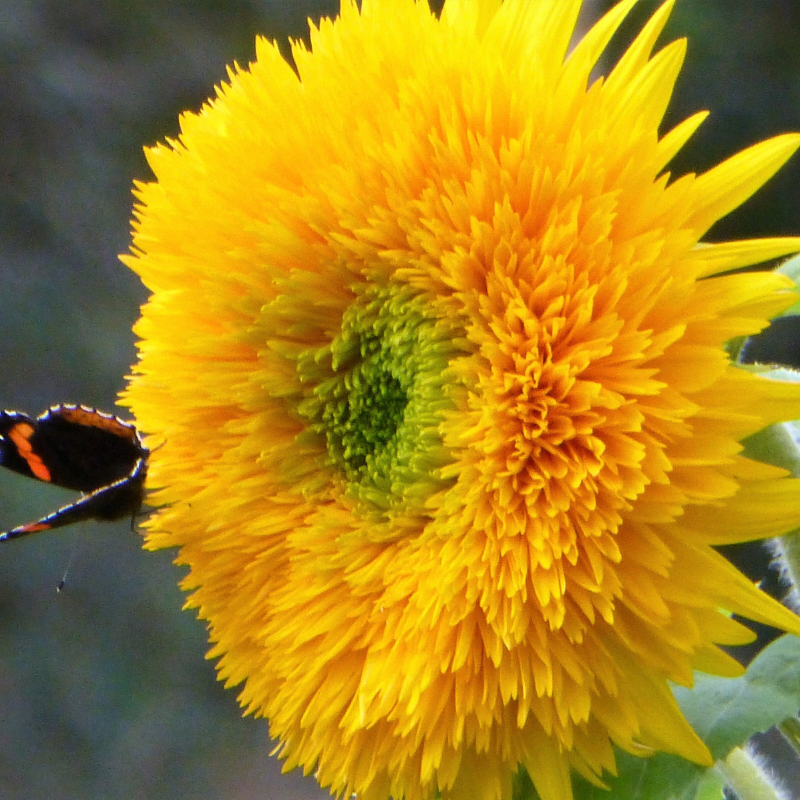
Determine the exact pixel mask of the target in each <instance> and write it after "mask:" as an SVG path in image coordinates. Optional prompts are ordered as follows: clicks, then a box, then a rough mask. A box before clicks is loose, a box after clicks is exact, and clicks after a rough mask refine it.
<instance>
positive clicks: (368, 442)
mask: <svg viewBox="0 0 800 800" xmlns="http://www.w3.org/2000/svg"><path fill="white" fill-rule="evenodd" d="M364 344H365V346H364V347H363V350H364V351H366V352H365V353H364V358H363V361H362V362H361V363H360V364H358V365H356V366H355V367H354V368H353V370H352V371H351V373H350V380H349V381H346V382H345V381H339V382H338V384H337V385H336V387H335V389H334V397H332V398H331V399H330V400H329V402H328V403H327V404H326V405H325V409H324V410H323V412H322V423H323V426H324V428H325V433H326V437H327V444H328V454H329V456H330V458H331V460H332V461H333V462H334V463H335V464H337V465H338V466H340V467H341V468H342V469H343V470H344V471H345V472H346V473H347V474H348V475H349V476H350V477H356V476H357V475H358V473H359V471H360V470H362V469H363V468H364V467H366V466H367V459H368V457H372V459H373V460H374V458H375V456H376V454H379V453H381V452H382V451H383V450H384V449H385V447H386V445H388V444H389V442H391V440H392V439H393V438H394V436H395V434H396V433H397V430H398V428H399V427H400V426H401V425H402V423H403V417H404V415H405V410H406V406H407V405H408V393H407V392H406V389H405V388H404V387H403V384H402V383H401V382H400V380H399V379H398V378H397V377H396V376H395V374H394V373H393V372H392V366H393V365H392V363H391V361H390V359H389V358H387V354H386V353H385V352H382V351H384V350H385V348H381V346H380V345H381V342H380V341H378V340H376V339H366V340H365V342H364ZM370 351H372V352H370Z"/></svg>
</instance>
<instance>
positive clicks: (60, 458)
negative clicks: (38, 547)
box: [0, 404, 150, 542]
mask: <svg viewBox="0 0 800 800" xmlns="http://www.w3.org/2000/svg"><path fill="white" fill-rule="evenodd" d="M149 455H150V451H149V450H148V449H147V448H146V447H145V446H144V445H143V444H142V440H141V438H140V436H139V432H138V431H137V430H136V427H135V426H134V425H132V424H131V423H130V422H123V421H122V420H121V419H119V418H118V417H115V416H112V415H111V414H104V413H103V412H102V411H97V409H94V408H87V407H86V406H77V405H67V404H61V405H57V406H53V407H52V408H49V409H48V410H47V411H45V412H44V414H41V415H40V416H38V417H36V418H35V419H34V418H33V417H29V416H28V415H27V414H22V413H20V412H19V411H2V412H0V466H3V467H6V468H8V469H11V470H14V472H18V473H19V474H20V475H26V476H27V477H29V478H36V479H38V480H40V481H45V482H46V483H52V484H54V485H55V486H63V487H64V488H66V489H74V490H76V491H79V492H83V496H82V497H80V498H79V499H78V500H76V501H75V502H74V503H70V504H69V505H66V506H63V507H62V508H59V509H58V511H54V512H53V513H52V514H48V515H47V516H46V517H42V519H40V520H37V521H36V522H29V523H28V524H27V525H20V526H18V527H16V528H12V529H11V530H10V531H6V532H5V533H0V542H2V541H5V540H6V539H15V538H17V537H18V536H25V535H27V534H29V533H36V532H37V531H46V530H50V529H51V528H61V527H63V526H64V525H71V524H72V523H73V522H81V521H83V520H87V519H98V520H115V519H122V518H123V517H126V516H131V517H134V516H135V515H136V512H137V511H138V510H139V509H140V508H141V506H142V502H143V500H144V480H145V476H146V474H147V457H148V456H149Z"/></svg>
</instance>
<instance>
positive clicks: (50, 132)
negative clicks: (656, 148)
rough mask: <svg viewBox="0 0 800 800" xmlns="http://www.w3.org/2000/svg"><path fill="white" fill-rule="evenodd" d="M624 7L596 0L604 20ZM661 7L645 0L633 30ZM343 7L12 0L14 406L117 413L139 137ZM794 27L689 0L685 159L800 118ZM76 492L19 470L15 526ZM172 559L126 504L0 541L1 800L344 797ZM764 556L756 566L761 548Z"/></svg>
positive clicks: (1, 176) (773, 0) (693, 166)
mask: <svg viewBox="0 0 800 800" xmlns="http://www.w3.org/2000/svg"><path fill="white" fill-rule="evenodd" d="M609 6H610V3H607V2H593V3H587V6H586V12H587V13H586V20H585V21H588V20H589V19H590V18H593V17H595V18H596V16H597V14H598V13H600V11H602V10H604V9H605V8H607V7H609ZM655 6H656V4H655V3H654V2H649V1H648V0H642V2H641V4H640V7H639V8H638V9H637V10H636V12H635V14H634V16H633V19H632V23H631V24H630V25H627V26H626V30H627V31H629V32H630V31H632V30H633V29H634V28H635V26H636V25H637V24H641V21H642V20H643V19H644V18H645V17H646V16H647V14H648V13H649V12H652V10H653V9H654V8H655ZM337 7H338V2H337V0H325V1H324V2H322V0H316V1H315V0H293V1H292V2H288V1H287V2H283V3H281V2H273V1H271V0H229V2H222V1H220V0H195V1H194V2H191V1H190V2H177V0H158V1H157V0H94V1H93V2H90V0H83V1H82V0H0V367H1V368H2V374H1V375H0V405H1V406H2V407H4V408H12V409H19V410H23V411H27V412H30V413H39V412H40V411H42V410H43V409H45V408H46V407H47V406H48V405H50V404H52V403H56V402H62V401H65V402H79V403H84V404H88V405H95V406H98V407H100V408H102V409H105V410H108V411H113V410H114V402H115V397H116V395H117V393H118V392H119V391H120V389H121V388H122V386H123V382H124V376H125V375H126V373H127V372H128V370H129V367H130V364H131V362H132V360H133V359H134V342H133V335H132V333H131V325H132V324H133V322H134V321H135V319H136V318H137V315H138V309H139V305H140V304H141V303H142V302H143V301H144V299H145V292H144V290H143V288H142V286H141V285H140V284H139V282H138V279H137V278H136V277H135V276H134V275H132V274H131V273H129V272H128V271H127V270H126V269H125V268H124V267H122V266H121V265H120V263H119V262H118V260H117V255H118V254H119V253H121V252H124V251H125V250H127V247H128V239H129V233H128V230H129V224H128V221H129V218H130V212H131V194H130V187H131V182H132V180H133V179H134V178H140V179H145V178H148V177H149V175H148V171H147V168H146V165H145V162H144V158H143V155H142V146H143V145H145V144H152V143H154V142H155V141H157V140H159V139H163V138H164V137H166V136H174V135H175V134H176V133H177V131H178V126H177V116H178V114H179V113H180V111H182V110H184V109H194V110H196V109H198V108H199V107H200V105H201V103H202V102H203V100H204V99H205V98H206V97H207V96H208V95H209V94H211V92H212V87H213V86H214V84H216V83H218V82H220V81H221V80H223V79H224V78H225V66H226V64H229V63H231V62H233V61H234V60H237V61H238V62H239V63H240V64H246V63H247V62H248V61H250V60H251V59H252V58H253V55H254V44H253V43H254V37H255V35H256V34H257V33H262V34H265V35H267V36H269V37H270V38H276V39H278V40H279V41H280V42H282V43H284V45H285V42H286V39H287V36H293V37H298V36H303V35H305V33H306V32H307V26H306V23H305V19H306V17H308V16H312V17H318V16H319V15H321V14H323V13H324V14H330V13H332V12H333V11H334V10H335V9H336V8H337ZM637 21H638V22H637ZM798 31H800V2H795V1H793V0H792V1H790V0H761V2H759V3H753V2H752V1H751V0H682V2H680V3H679V4H678V8H677V9H676V11H675V13H674V17H673V20H672V22H671V24H670V27H669V29H668V34H669V35H670V37H674V36H676V35H684V34H688V35H689V36H690V37H691V39H690V47H689V56H688V60H687V65H686V68H685V70H684V74H683V77H682V79H681V80H680V81H679V84H678V91H677V96H676V100H675V102H674V103H673V106H672V108H671V109H670V113H669V120H670V123H674V122H676V121H678V120H679V119H681V118H683V117H684V116H686V115H688V114H689V113H692V112H694V111H696V110H698V109H700V108H710V109H711V110H712V112H713V114H712V117H711V118H710V120H709V121H708V122H707V123H706V124H705V125H704V126H703V128H702V129H701V132H700V133H699V134H698V136H697V137H696V138H695V140H694V141H693V143H692V144H691V145H690V146H689V147H688V148H687V151H686V152H685V153H683V154H681V155H680V156H679V159H678V160H677V161H676V164H675V170H676V171H688V170H702V169H705V168H707V167H709V166H711V165H712V164H713V163H715V162H717V161H718V160H720V159H721V158H724V157H726V156H728V155H731V154H732V153H733V152H735V151H736V150H738V149H740V148H742V147H744V146H746V145H748V144H750V143H752V142H754V141H756V140H758V139H761V138H765V137H767V136H770V135H772V134H776V133H781V132H784V131H788V130H800V47H798V44H797V41H798V40H797V32H798ZM624 39H625V36H624V35H623V36H622V37H619V39H618V44H622V41H621V40H624ZM409 47H413V43H412V42H410V43H409ZM799 186H800V158H796V159H795V160H794V161H793V162H792V163H791V164H790V166H789V167H788V168H787V169H785V170H784V171H783V172H782V173H781V174H780V176H779V177H778V178H777V179H775V180H773V181H772V182H771V183H770V184H769V185H768V186H767V188H766V189H765V190H763V191H762V192H761V193H760V194H759V195H758V196H757V197H756V198H755V199H754V200H752V201H751V202H749V203H748V204H747V205H746V206H745V207H744V208H743V209H742V210H740V211H737V212H736V213H734V214H733V215H732V216H731V217H729V218H728V219H726V220H725V221H723V222H722V223H720V224H719V226H718V227H717V228H716V229H715V230H714V231H713V232H712V234H713V235H712V237H711V238H720V239H722V238H738V237H746V236H756V235H784V234H800V207H799V206H798V197H799V196H800V192H799V191H798V187H799ZM799 342H800V337H798V335H797V332H796V330H794V329H792V328H791V326H790V325H789V324H783V325H782V326H781V327H780V329H779V330H778V331H777V334H775V335H772V336H771V337H770V338H769V339H768V340H766V341H765V342H764V343H762V344H759V345H758V346H759V347H760V348H762V350H760V351H758V354H759V355H760V356H761V357H762V358H775V359H777V360H781V361H784V362H790V361H792V359H797V355H798V351H800V343H799ZM69 499H71V496H70V494H69V493H66V492H63V491H61V490H59V489H55V488H53V487H49V486H46V485H42V484H38V483H36V482H35V481H30V480H26V479H24V478H21V477H18V476H15V475H13V474H5V471H2V470H0V529H5V528H6V527H10V526H12V525H15V524H19V523H22V522H27V521H29V520H32V519H34V518H36V517H38V516H41V515H43V514H45V513H47V512H49V511H51V510H53V509H55V508H56V507H57V506H58V505H60V504H62V503H64V502H67V501H68V500H69ZM734 555H736V557H737V558H738V557H740V554H739V553H736V554H734ZM172 557H173V554H171V553H168V552H162V553H157V554H153V553H144V552H143V551H141V550H140V540H139V538H138V536H136V535H134V534H132V533H131V532H130V530H129V526H128V524H127V523H125V522H122V523H120V524H118V525H94V524H86V525H81V526H76V527H74V528H69V529H65V530H62V531H58V532H54V533H52V534H45V535H41V536H34V537H30V538H28V539H25V540H22V541H18V542H13V543H10V544H7V545H3V546H0V799H2V800H17V799H19V800H39V798H42V800H44V798H47V800H75V799H81V800H82V799H83V798H86V799H87V800H95V799H97V800H106V799H107V800H114V799H116V798H120V800H122V798H124V800H138V798H143V799H144V798H147V800H160V798H164V799H165V800H166V798H169V799H170V800H183V799H184V798H186V800H188V799H189V798H191V799H192V800H223V799H224V800H250V799H251V798H278V797H280V798H284V797H287V798H292V797H294V798H311V797H318V796H327V795H326V793H324V792H321V791H320V790H319V789H318V788H317V787H316V784H315V783H314V781H313V780H312V779H310V778H308V779H303V778H302V777H300V776H299V775H297V774H292V775H289V776H281V775H280V768H279V764H278V763H277V762H276V761H275V759H270V758H268V755H267V754H268V751H269V750H270V749H271V747H272V744H271V742H270V741H269V737H268V730H267V728H268V726H267V723H266V722H265V721H263V720H253V719H249V718H248V719H243V718H242V717H241V713H240V711H239V708H238V706H237V704H236V694H235V692H225V691H224V690H223V689H222V687H221V686H220V685H219V684H217V683H216V681H215V678H214V668H213V664H211V663H210V662H208V661H206V660H205V659H204V654H205V652H206V650H207V642H206V635H205V629H204V626H203V625H202V624H201V623H199V622H198V621H197V620H196V619H195V618H194V615H193V614H192V613H186V612H182V611H181V605H182V603H183V598H182V596H181V593H180V592H179V590H178V588H177V581H178V579H179V578H180V571H179V570H177V569H176V568H175V567H173V565H172V564H171V560H172ZM67 565H70V566H69V573H68V576H67V584H66V589H65V591H64V592H62V593H61V594H57V593H56V591H55V589H56V586H57V584H58V583H59V581H60V580H61V578H62V575H63V573H64V571H65V569H66V568H67ZM746 566H747V569H748V570H749V571H750V572H751V573H753V574H756V575H760V574H761V573H763V571H764V570H765V568H766V561H765V559H764V558H761V559H757V558H756V559H755V560H751V561H750V562H749V563H748V564H747V565H746Z"/></svg>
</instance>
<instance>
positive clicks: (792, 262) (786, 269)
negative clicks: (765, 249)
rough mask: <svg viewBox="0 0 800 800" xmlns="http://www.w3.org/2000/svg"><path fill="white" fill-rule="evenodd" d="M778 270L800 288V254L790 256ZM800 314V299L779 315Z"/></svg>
mask: <svg viewBox="0 0 800 800" xmlns="http://www.w3.org/2000/svg"><path fill="white" fill-rule="evenodd" d="M776 272H780V273H782V274H783V275H788V276H789V277H790V278H791V279H792V280H793V281H794V283H795V288H799V289H800V256H795V257H794V258H790V259H789V260H788V261H787V262H786V263H785V264H782V265H781V266H780V267H778V269H777V270H776ZM797 314H800V299H798V301H797V302H796V303H795V304H794V305H793V306H790V307H789V308H787V309H786V311H783V312H781V313H780V314H778V316H779V317H789V316H793V315H797Z"/></svg>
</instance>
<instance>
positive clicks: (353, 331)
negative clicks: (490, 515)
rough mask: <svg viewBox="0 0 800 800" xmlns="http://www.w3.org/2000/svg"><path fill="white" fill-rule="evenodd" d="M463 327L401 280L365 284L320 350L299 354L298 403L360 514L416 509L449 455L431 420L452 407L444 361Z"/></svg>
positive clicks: (438, 480)
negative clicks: (300, 394)
mask: <svg viewBox="0 0 800 800" xmlns="http://www.w3.org/2000/svg"><path fill="white" fill-rule="evenodd" d="M463 342H464V337H463V330H462V329H461V328H460V327H459V325H458V324H457V323H454V322H453V320H451V319H450V318H444V319H443V318H441V317H439V316H437V314H436V313H435V309H434V308H432V307H431V305H430V304H429V303H428V302H426V301H425V299H424V298H422V297H421V296H420V295H418V294H415V292H414V291H413V290H412V289H411V288H410V287H408V286H392V287H390V288H385V289H382V290H374V289H371V290H367V291H366V292H364V294H362V295H361V296H360V297H359V298H358V299H357V300H356V301H355V302H354V303H353V304H352V305H351V306H350V307H349V308H348V309H347V310H346V311H345V313H344V316H343V319H342V326H341V330H340V331H339V334H338V335H337V336H336V337H335V338H334V340H333V341H332V342H331V344H330V345H329V346H327V347H324V348H320V349H315V350H309V351H306V352H304V353H302V354H301V356H300V358H299V359H298V362H297V368H298V374H299V377H300V380H301V382H302V383H303V384H304V385H305V386H307V387H308V389H309V391H308V392H307V393H306V394H305V397H304V399H303V400H302V401H301V402H300V404H299V406H298V411H299V413H300V416H301V417H302V418H303V419H305V420H306V421H307V423H308V432H310V433H311V434H312V435H315V436H318V437H321V438H322V439H323V440H324V443H325V452H326V454H327V457H326V464H327V466H328V467H330V468H333V469H334V470H335V471H336V472H337V473H338V474H339V475H340V476H341V478H342V479H343V481H344V485H345V491H346V494H347V496H349V497H350V498H351V499H353V500H355V501H357V503H358V504H359V505H360V506H361V507H362V509H363V510H365V511H366V513H372V512H378V513H379V514H380V515H381V516H383V515H385V514H386V513H392V512H393V511H394V510H397V511H400V510H402V513H409V512H412V513H425V512H424V510H423V509H424V505H425V501H426V499H427V498H428V497H430V495H431V494H432V493H433V492H435V491H438V490H440V489H441V488H443V485H444V483H445V481H444V479H443V478H442V477H441V468H442V467H444V466H445V465H446V464H448V463H450V461H451V458H450V455H449V453H448V451H447V449H446V448H445V447H444V445H443V444H442V437H441V433H440V426H441V423H442V422H443V420H444V415H445V413H446V412H447V411H449V410H451V409H452V408H453V407H454V404H453V402H452V400H451V399H450V396H449V394H448V391H449V390H448V382H452V379H451V378H450V380H448V378H449V371H448V367H449V364H450V362H451V361H452V359H453V358H454V357H457V356H458V355H461V354H462V353H463Z"/></svg>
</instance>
